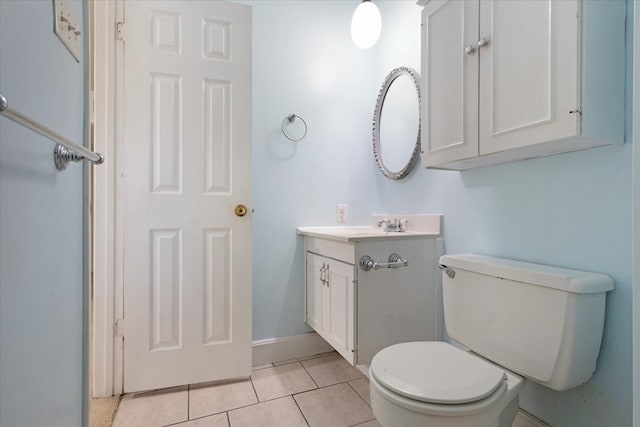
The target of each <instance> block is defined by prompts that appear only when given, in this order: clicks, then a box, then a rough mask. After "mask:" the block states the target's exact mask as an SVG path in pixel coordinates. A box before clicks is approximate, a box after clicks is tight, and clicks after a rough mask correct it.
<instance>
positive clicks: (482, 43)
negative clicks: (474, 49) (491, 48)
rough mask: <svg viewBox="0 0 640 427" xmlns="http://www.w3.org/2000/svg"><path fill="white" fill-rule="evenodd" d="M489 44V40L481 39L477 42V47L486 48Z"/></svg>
mask: <svg viewBox="0 0 640 427" xmlns="http://www.w3.org/2000/svg"><path fill="white" fill-rule="evenodd" d="M488 44H489V39H487V38H485V37H483V38H481V39H480V40H478V47H482V46H486V45H488Z"/></svg>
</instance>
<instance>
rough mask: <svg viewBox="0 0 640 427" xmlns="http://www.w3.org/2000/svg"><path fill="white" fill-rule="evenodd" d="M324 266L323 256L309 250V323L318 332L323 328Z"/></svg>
mask: <svg viewBox="0 0 640 427" xmlns="http://www.w3.org/2000/svg"><path fill="white" fill-rule="evenodd" d="M322 266H323V262H322V258H320V257H319V256H317V255H314V254H311V253H308V252H307V324H308V325H309V326H311V327H312V328H313V329H315V330H316V331H317V332H320V331H321V330H322V323H321V322H322V290H323V287H324V285H323V283H322V281H321V280H320V269H321V268H322Z"/></svg>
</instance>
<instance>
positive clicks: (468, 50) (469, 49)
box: [464, 45, 476, 55]
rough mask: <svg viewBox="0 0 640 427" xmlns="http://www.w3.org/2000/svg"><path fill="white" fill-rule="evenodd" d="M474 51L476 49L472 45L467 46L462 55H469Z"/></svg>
mask: <svg viewBox="0 0 640 427" xmlns="http://www.w3.org/2000/svg"><path fill="white" fill-rule="evenodd" d="M475 51H476V48H475V47H473V46H472V45H469V46H467V47H465V48H464V53H466V54H467V55H471V54H473V53H474V52H475Z"/></svg>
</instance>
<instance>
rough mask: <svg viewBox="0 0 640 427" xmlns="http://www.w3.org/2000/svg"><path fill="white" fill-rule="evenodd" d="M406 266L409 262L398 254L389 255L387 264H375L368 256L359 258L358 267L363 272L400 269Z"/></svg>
mask: <svg viewBox="0 0 640 427" xmlns="http://www.w3.org/2000/svg"><path fill="white" fill-rule="evenodd" d="M407 265H409V262H408V261H407V260H406V259H403V258H402V257H401V256H400V255H398V254H391V255H389V262H375V261H374V260H373V258H371V257H370V256H369V255H365V256H363V257H362V258H360V267H361V268H362V269H363V270H364V271H369V270H371V269H373V270H379V269H381V268H400V267H406V266H407Z"/></svg>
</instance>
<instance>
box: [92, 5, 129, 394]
mask: <svg viewBox="0 0 640 427" xmlns="http://www.w3.org/2000/svg"><path fill="white" fill-rule="evenodd" d="M90 4H91V20H92V24H93V25H92V37H91V43H92V49H91V52H92V58H91V59H92V62H93V66H92V70H93V76H92V77H93V85H92V123H93V143H94V147H95V150H97V151H99V152H101V153H104V155H105V158H106V159H110V160H109V161H107V162H105V164H104V165H103V167H101V168H96V169H94V176H93V200H92V211H93V223H92V233H93V243H92V245H93V257H92V260H91V263H92V268H93V270H92V272H93V274H92V276H93V280H92V320H93V322H92V335H93V338H92V342H91V360H92V370H91V377H92V378H91V380H92V397H95V398H98V397H110V396H114V395H120V394H122V393H123V385H124V377H123V360H124V357H123V356H124V353H123V349H124V348H123V342H124V340H123V337H122V335H121V334H120V333H116V332H119V331H116V320H117V319H121V318H122V317H123V315H124V310H123V308H124V304H123V303H124V280H123V244H122V243H123V227H122V203H118V199H119V195H120V194H122V188H123V187H122V179H119V178H118V177H119V176H121V172H122V164H123V163H122V160H123V159H122V158H121V156H122V154H121V153H122V89H123V88H122V75H123V74H122V73H123V64H124V49H123V42H121V41H118V40H117V39H116V24H115V23H116V22H122V21H123V17H124V0H114V1H97V0H91V2H90ZM118 335H119V336H118Z"/></svg>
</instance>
